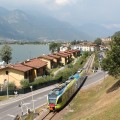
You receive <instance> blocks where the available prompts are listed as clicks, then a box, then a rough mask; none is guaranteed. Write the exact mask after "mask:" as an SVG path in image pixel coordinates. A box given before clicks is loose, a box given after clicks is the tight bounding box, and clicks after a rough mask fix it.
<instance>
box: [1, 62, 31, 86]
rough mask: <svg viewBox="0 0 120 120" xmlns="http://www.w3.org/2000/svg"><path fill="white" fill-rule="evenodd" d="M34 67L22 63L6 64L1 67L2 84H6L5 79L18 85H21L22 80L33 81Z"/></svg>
mask: <svg viewBox="0 0 120 120" xmlns="http://www.w3.org/2000/svg"><path fill="white" fill-rule="evenodd" d="M32 71H33V68H32V67H28V66H25V65H22V64H21V63H18V64H15V65H9V66H7V67H6V66H4V67H1V68H0V84H3V85H4V84H5V81H6V80H7V81H8V82H14V83H15V85H16V86H18V87H20V86H21V85H20V81H21V80H23V79H28V80H29V82H32V76H31V74H32Z"/></svg>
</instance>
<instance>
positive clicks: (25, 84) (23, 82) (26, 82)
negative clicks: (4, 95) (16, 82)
mask: <svg viewBox="0 0 120 120" xmlns="http://www.w3.org/2000/svg"><path fill="white" fill-rule="evenodd" d="M20 84H21V86H22V87H23V88H27V87H29V86H30V83H29V80H28V79H24V80H21V81H20Z"/></svg>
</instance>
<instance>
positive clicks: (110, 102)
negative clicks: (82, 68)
mask: <svg viewBox="0 0 120 120" xmlns="http://www.w3.org/2000/svg"><path fill="white" fill-rule="evenodd" d="M119 87H120V81H119V80H115V79H114V78H113V77H107V78H106V79H105V80H104V81H103V82H101V83H99V84H97V85H94V86H91V87H89V88H87V89H82V90H80V92H78V94H77V95H76V97H75V98H74V99H73V101H72V102H71V103H70V106H69V107H68V108H67V111H66V112H65V114H64V116H63V120H120V94H119V93H120V88H119Z"/></svg>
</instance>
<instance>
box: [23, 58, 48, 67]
mask: <svg viewBox="0 0 120 120" xmlns="http://www.w3.org/2000/svg"><path fill="white" fill-rule="evenodd" d="M23 64H24V65H26V66H30V67H33V68H41V67H44V66H46V65H47V62H44V61H42V60H40V59H32V60H30V61H27V62H25V63H23Z"/></svg>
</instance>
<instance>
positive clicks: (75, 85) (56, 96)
mask: <svg viewBox="0 0 120 120" xmlns="http://www.w3.org/2000/svg"><path fill="white" fill-rule="evenodd" d="M85 78H86V71H85V69H84V68H83V69H80V70H79V71H77V73H76V74H74V75H72V76H70V77H69V79H68V80H67V81H66V82H65V83H63V84H61V85H59V86H58V87H56V88H54V89H53V90H52V91H50V92H49V94H48V96H47V101H48V108H49V110H50V111H58V110H60V109H62V108H63V107H64V106H65V104H66V103H67V102H68V101H69V100H70V98H71V97H72V96H73V95H74V94H75V92H76V91H77V90H78V89H79V88H80V86H81V84H82V83H83V81H84V80H85Z"/></svg>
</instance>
